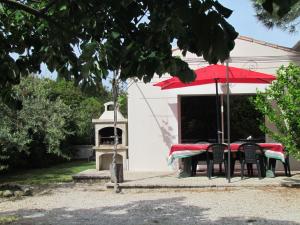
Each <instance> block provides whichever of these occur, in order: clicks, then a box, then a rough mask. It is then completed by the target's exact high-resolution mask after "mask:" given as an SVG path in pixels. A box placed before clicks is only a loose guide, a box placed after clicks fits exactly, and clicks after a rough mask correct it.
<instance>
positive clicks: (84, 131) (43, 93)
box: [0, 76, 103, 171]
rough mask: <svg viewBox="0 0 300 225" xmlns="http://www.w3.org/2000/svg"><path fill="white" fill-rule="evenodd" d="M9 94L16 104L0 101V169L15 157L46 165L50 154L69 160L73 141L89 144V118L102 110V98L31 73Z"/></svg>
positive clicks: (72, 84)
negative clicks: (13, 106)
mask: <svg viewBox="0 0 300 225" xmlns="http://www.w3.org/2000/svg"><path fill="white" fill-rule="evenodd" d="M11 94H12V98H13V99H14V100H15V102H17V103H18V104H17V107H15V108H11V107H8V106H7V105H6V104H4V103H3V102H2V101H0V165H1V166H0V171H1V170H4V169H7V167H8V166H9V165H10V164H12V163H13V161H17V165H18V164H20V160H18V156H22V157H23V156H25V157H24V158H25V159H24V160H22V161H26V160H27V161H29V160H31V161H30V162H31V164H35V166H43V165H44V166H45V165H46V163H45V161H46V160H47V159H49V158H51V157H52V158H54V159H59V158H60V159H62V158H65V159H69V158H70V157H71V156H72V153H73V152H72V151H71V149H70V148H69V147H70V145H73V144H74V140H76V143H80V144H82V141H86V139H88V140H87V141H89V144H90V142H91V138H92V137H93V125H92V123H91V120H92V118H95V117H98V116H99V114H100V113H101V111H100V110H101V108H102V106H103V102H102V100H101V99H99V98H95V97H88V96H85V94H84V93H82V91H81V90H80V89H79V88H78V87H75V86H74V83H73V82H71V81H64V80H62V81H58V82H55V81H53V80H49V79H40V78H37V77H34V76H29V77H27V78H22V79H21V82H20V84H19V85H14V86H13V88H12V93H11ZM38 162H39V163H41V164H42V165H38V164H37V163H38ZM49 163H51V161H50V160H49Z"/></svg>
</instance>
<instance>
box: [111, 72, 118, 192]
mask: <svg viewBox="0 0 300 225" xmlns="http://www.w3.org/2000/svg"><path fill="white" fill-rule="evenodd" d="M118 73H119V70H115V71H114V72H113V81H112V89H113V102H114V151H113V152H114V154H113V158H112V166H113V171H114V173H112V174H111V176H117V165H116V164H117V163H116V161H117V147H118V142H119V140H118V132H117V121H118V118H117V111H118ZM113 180H114V191H115V193H119V192H120V188H119V184H118V179H117V177H113Z"/></svg>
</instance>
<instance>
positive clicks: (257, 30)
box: [219, 0, 300, 48]
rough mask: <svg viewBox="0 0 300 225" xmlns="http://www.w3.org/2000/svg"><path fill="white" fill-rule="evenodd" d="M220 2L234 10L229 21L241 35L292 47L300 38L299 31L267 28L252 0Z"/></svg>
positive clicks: (226, 0)
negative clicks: (258, 16) (290, 31)
mask: <svg viewBox="0 0 300 225" xmlns="http://www.w3.org/2000/svg"><path fill="white" fill-rule="evenodd" d="M219 2H220V3H221V4H222V5H224V6H225V7H227V8H230V9H232V10H233V13H232V15H231V16H230V17H229V19H228V22H229V23H230V24H231V25H233V26H234V28H235V29H236V31H237V32H239V34H240V35H243V36H248V37H251V38H254V39H258V40H261V41H266V42H270V43H272V44H277V45H281V46H285V47H290V48H291V47H293V46H294V45H295V44H296V43H297V42H298V41H299V40H300V33H299V32H298V33H295V34H290V33H289V32H287V31H282V30H280V29H278V28H273V29H268V28H266V27H265V26H264V25H263V24H262V23H260V22H259V21H258V20H257V19H256V17H255V10H254V8H253V6H252V3H251V1H250V0H219ZM237 2H238V3H237Z"/></svg>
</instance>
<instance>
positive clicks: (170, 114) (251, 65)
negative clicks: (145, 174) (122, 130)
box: [128, 39, 299, 171]
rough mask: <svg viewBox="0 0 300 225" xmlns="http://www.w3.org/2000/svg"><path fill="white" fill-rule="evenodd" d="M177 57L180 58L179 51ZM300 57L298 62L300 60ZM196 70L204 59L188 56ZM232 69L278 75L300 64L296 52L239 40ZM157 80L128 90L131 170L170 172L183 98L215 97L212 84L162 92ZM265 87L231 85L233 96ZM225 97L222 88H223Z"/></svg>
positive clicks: (232, 57)
mask: <svg viewBox="0 0 300 225" xmlns="http://www.w3.org/2000/svg"><path fill="white" fill-rule="evenodd" d="M174 55H178V56H181V55H180V51H179V50H175V51H174ZM296 57H298V58H296ZM183 59H184V60H185V61H187V62H188V63H189V65H190V67H191V68H192V69H197V68H199V67H202V66H206V65H207V63H206V62H204V60H203V59H202V58H197V57H196V56H195V55H193V54H190V53H188V54H187V55H186V57H185V58H183ZM231 59H232V62H231V63H230V66H235V67H240V68H244V69H251V70H256V71H260V72H264V73H268V74H275V71H276V69H277V68H278V67H279V66H280V65H287V64H288V63H289V62H290V60H291V59H297V60H299V55H297V54H295V53H293V52H292V51H286V50H284V49H279V48H274V46H273V47H269V46H266V45H264V44H259V43H255V42H251V41H247V40H242V39H238V40H237V41H236V47H235V49H234V50H233V51H232V53H231ZM167 78H168V75H165V76H163V77H162V78H160V79H159V78H158V77H154V78H153V80H152V81H151V82H150V83H148V84H144V83H143V82H140V81H137V82H133V83H132V84H131V85H130V87H129V89H128V135H129V136H128V139H129V140H128V142H129V150H128V153H129V170H131V171H166V170H172V168H171V167H169V166H168V165H167V157H168V152H169V149H170V146H171V145H172V144H175V143H179V142H180V136H179V133H180V122H179V121H178V118H180V115H179V114H180V110H179V109H180V106H179V104H178V98H179V96H181V95H215V85H214V84H208V85H202V86H194V87H187V88H180V89H173V90H165V91H162V90H160V88H159V87H155V86H153V84H154V83H157V82H159V81H162V80H164V79H167ZM266 86H267V85H265V84H231V85H230V91H231V93H232V94H240V93H256V89H259V90H264V88H265V87H266ZM219 89H220V90H219V92H220V93H222V87H219Z"/></svg>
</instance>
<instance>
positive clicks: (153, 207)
mask: <svg viewBox="0 0 300 225" xmlns="http://www.w3.org/2000/svg"><path fill="white" fill-rule="evenodd" d="M7 215H15V216H17V217H18V218H19V219H18V221H16V222H14V223H10V224H19V225H25V224H26V225H35V224H43V225H50V224H51V225H52V224H53V225H54V224H55V225H69V224H78V225H79V224H80V225H94V224H95V225H96V224H97V225H102V224H103V225H111V224H121V225H129V224H137V225H155V224H161V225H169V224H170V225H171V224H172V225H177V224H178V225H183V224H184V225H188V224H233V225H235V224H300V189H287V188H273V189H270V188H245V187H244V188H219V189H218V188H212V189H204V188H202V189H190V190H140V191H133V190H124V191H123V192H122V193H121V194H114V193H112V191H111V190H105V189H104V188H103V187H101V186H100V185H97V184H93V185H86V184H76V185H68V186H64V187H56V188H49V189H46V190H45V191H43V192H40V193H39V194H36V195H34V196H33V197H26V198H23V199H19V200H14V201H12V200H6V201H3V202H0V217H1V216H2V217H3V216H7Z"/></svg>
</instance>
